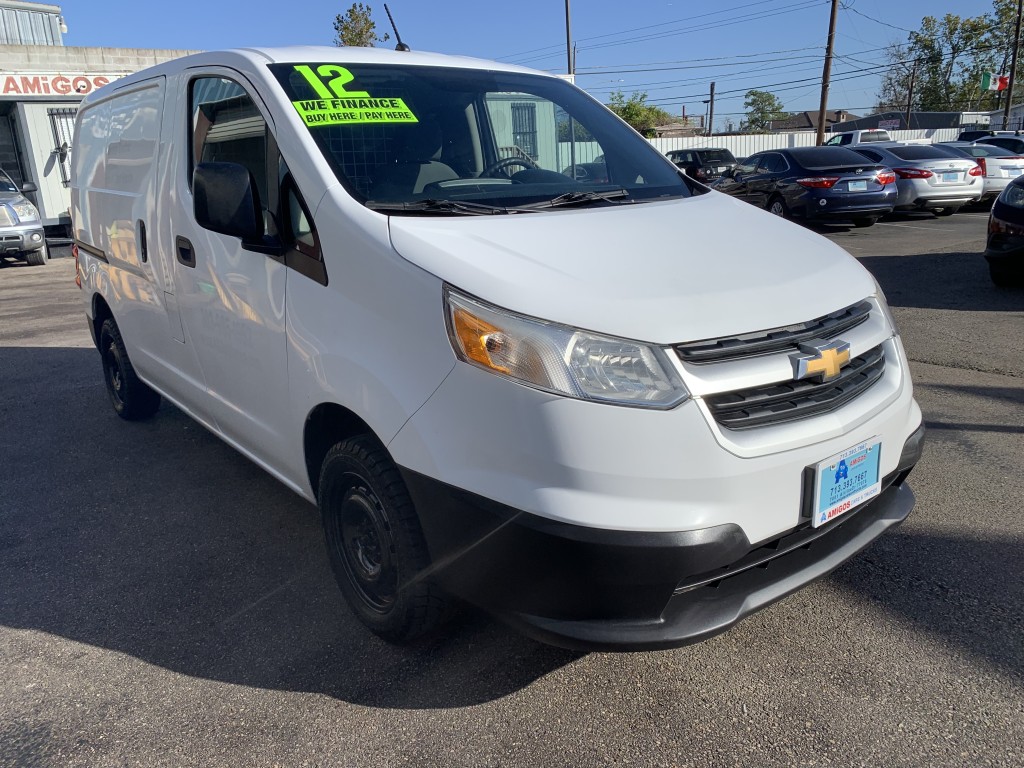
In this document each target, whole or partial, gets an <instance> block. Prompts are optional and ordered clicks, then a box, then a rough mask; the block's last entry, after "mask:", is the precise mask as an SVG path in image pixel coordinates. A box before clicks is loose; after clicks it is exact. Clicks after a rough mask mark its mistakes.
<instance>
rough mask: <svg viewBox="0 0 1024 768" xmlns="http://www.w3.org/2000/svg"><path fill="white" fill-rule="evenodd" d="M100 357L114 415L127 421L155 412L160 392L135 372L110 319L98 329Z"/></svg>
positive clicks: (119, 333)
mask: <svg viewBox="0 0 1024 768" xmlns="http://www.w3.org/2000/svg"><path fill="white" fill-rule="evenodd" d="M100 356H101V357H102V360H103V379H104V381H105V382H106V385H107V394H108V395H110V402H111V404H112V405H113V406H114V411H115V412H116V413H117V415H118V416H120V417H121V418H122V419H125V420H127V421H138V420H139V419H146V418H149V417H150V416H152V415H153V414H154V413H156V410H157V408H159V407H160V395H159V394H157V393H156V392H154V391H153V390H152V389H150V388H149V387H148V386H147V385H146V384H145V383H144V382H143V381H142V380H141V379H140V378H139V377H138V375H137V374H136V373H135V368H134V367H132V361H131V360H129V359H128V351H127V350H126V349H125V347H124V341H123V340H122V339H121V331H120V330H119V329H118V327H117V323H115V322H114V319H113V318H107V319H106V320H104V321H103V326H102V327H101V328H100Z"/></svg>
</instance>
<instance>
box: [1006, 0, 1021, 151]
mask: <svg viewBox="0 0 1024 768" xmlns="http://www.w3.org/2000/svg"><path fill="white" fill-rule="evenodd" d="M1022 5H1024V0H1017V26H1016V27H1015V28H1014V30H1013V58H1012V59H1011V60H1010V84H1009V85H1008V86H1007V87H1006V104H1004V105H1003V130H1004V131H1008V130H1010V105H1011V104H1012V103H1013V82H1014V80H1016V79H1017V53H1018V51H1020V12H1021V6H1022Z"/></svg>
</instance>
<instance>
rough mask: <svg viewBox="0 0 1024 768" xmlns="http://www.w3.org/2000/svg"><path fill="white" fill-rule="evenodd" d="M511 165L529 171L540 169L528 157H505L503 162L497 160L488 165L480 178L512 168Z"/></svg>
mask: <svg viewBox="0 0 1024 768" xmlns="http://www.w3.org/2000/svg"><path fill="white" fill-rule="evenodd" d="M513 165H519V166H522V167H523V168H526V169H527V170H531V171H532V170H536V169H537V168H539V167H540V166H539V165H537V164H536V163H535V162H533V160H531V159H530V158H528V157H506V158H504V159H503V160H498V161H496V162H493V163H491V164H490V165H488V166H487V167H486V168H484V170H483V172H482V173H481V174H480V176H481V177H484V176H494V174H496V173H497V172H498V171H503V170H505V169H506V168H510V167H512V166H513Z"/></svg>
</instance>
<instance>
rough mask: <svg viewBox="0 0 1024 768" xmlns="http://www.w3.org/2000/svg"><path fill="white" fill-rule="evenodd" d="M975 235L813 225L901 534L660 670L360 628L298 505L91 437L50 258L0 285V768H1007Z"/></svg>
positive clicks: (66, 300) (68, 321)
mask: <svg viewBox="0 0 1024 768" xmlns="http://www.w3.org/2000/svg"><path fill="white" fill-rule="evenodd" d="M985 220H986V214H984V213H979V212H975V213H964V212H962V213H958V214H957V215H955V216H953V217H950V218H944V219H937V218H933V217H931V216H929V215H922V216H916V215H915V216H901V217H896V218H892V219H889V220H887V221H884V222H880V223H879V224H877V225H876V226H874V227H872V228H870V229H847V228H844V227H834V228H828V229H827V230H821V231H823V232H825V233H826V236H827V237H829V238H830V239H832V240H834V241H835V242H837V243H839V244H840V245H842V246H843V247H845V248H846V249H847V250H849V251H850V252H851V253H852V254H853V255H854V256H856V257H857V258H858V259H860V261H861V262H862V263H863V264H864V266H866V267H867V268H868V269H869V270H871V272H872V273H874V275H875V276H876V278H877V279H878V280H879V282H880V283H881V284H882V286H883V287H884V289H885V291H886V294H887V296H888V299H889V303H890V305H891V306H892V308H893V312H894V315H895V316H896V319H897V323H898V324H899V326H900V329H901V332H902V334H903V338H904V344H905V346H906V348H907V352H908V355H909V357H910V359H911V364H912V370H913V374H914V377H915V385H916V396H917V398H918V400H919V402H920V403H921V406H922V409H923V411H924V413H925V420H926V423H927V426H928V430H929V432H928V442H927V445H926V449H925V455H924V458H923V460H922V462H921V463H920V465H919V466H918V468H917V469H916V470H915V472H914V474H913V475H912V477H911V485H912V486H913V488H914V490H915V492H916V494H917V498H918V502H917V507H916V509H915V512H914V513H913V515H912V516H911V517H910V519H909V520H908V521H907V522H906V523H905V524H904V525H903V526H902V527H900V528H898V529H897V530H896V531H894V532H892V533H890V534H889V535H887V536H885V537H883V538H882V539H880V540H879V541H878V542H876V543H875V544H874V545H873V546H872V547H871V548H869V549H868V550H867V551H865V552H864V553H862V554H861V555H860V556H858V557H857V558H855V559H854V560H852V561H851V562H849V563H847V564H846V565H845V566H843V567H842V568H840V569H839V570H838V571H836V572H835V573H833V574H832V575H831V576H829V577H827V578H825V579H823V580H821V581H819V582H817V583H815V584H813V585H812V586H811V587H809V588H807V589H805V590H803V591H801V592H799V593H797V594H796V595H793V596H791V597H789V598H787V599H786V600H784V601H782V602H781V603H777V604H776V605H774V606H772V607H770V608H768V609H767V610H765V611H762V612H761V613H758V614H756V615H754V616H753V617H751V618H749V619H747V620H745V621H744V622H742V623H741V624H740V625H738V626H737V627H735V628H734V629H732V630H731V631H729V632H727V633H726V634H724V635H721V636H719V637H716V638H714V639H712V640H709V641H707V642H705V643H702V644H700V645H696V646H691V647H688V648H682V649H677V650H673V651H663V652H657V653H637V654H589V655H582V654H576V653H570V652H566V651H562V650H558V649H554V648H549V647H546V646H542V645H538V644H536V643H534V642H532V641H530V640H527V639H524V638H522V637H520V636H518V635H516V634H515V633H513V632H511V631H509V630H507V629H505V628H504V627H502V626H500V625H497V624H495V623H493V622H491V621H489V620H488V619H487V618H485V617H482V616H479V615H468V616H466V617H465V618H463V619H462V620H461V621H459V622H458V623H457V624H455V625H454V626H452V627H451V628H450V629H449V630H448V631H447V632H446V633H445V634H444V635H443V636H441V637H436V638H433V639H431V640H429V641H427V642H424V643H421V644H419V645H416V646H413V647H411V648H396V647H393V646H389V645H387V644H385V643H383V642H381V641H379V640H378V639H376V638H375V637H373V636H372V635H370V634H368V633H367V632H366V631H364V630H363V628H362V626H361V625H360V624H358V623H357V621H356V620H355V619H354V618H353V617H352V616H351V615H350V614H349V612H348V610H347V608H346V607H345V605H344V603H343V601H342V598H341V596H340V593H339V592H338V590H337V588H336V587H335V584H334V581H333V577H332V575H331V572H330V568H329V566H328V564H327V558H326V554H325V551H324V546H323V543H322V536H321V532H320V528H319V523H318V519H317V514H316V511H315V509H314V508H313V507H311V506H310V505H308V504H307V503H305V502H304V501H302V500H301V499H299V498H298V497H296V496H294V495H292V494H291V493H290V492H289V491H288V490H286V489H285V488H284V487H283V486H281V485H280V484H278V483H277V482H276V481H274V480H273V479H271V478H270V477H269V476H268V475H266V474H265V473H263V472H262V471H261V470H259V469H258V468H256V467H255V466H254V465H252V464H250V463H249V462H248V461H246V460H245V459H243V458H242V457H241V456H239V455H238V454H236V453H235V452H234V451H232V450H231V449H230V448H228V447H227V446H225V445H224V444H222V443H221V442H220V441H218V440H217V439H216V438H214V437H212V436H211V435H209V434H208V433H206V432H205V431H204V430H203V429H202V428H200V427H198V426H197V425H195V424H194V423H193V422H191V421H190V420H189V419H187V418H186V417H185V416H183V415H182V414H181V413H180V412H179V411H177V410H176V409H175V408H173V407H171V406H167V405H164V406H163V407H162V408H161V410H160V412H159V413H158V415H157V417H156V418H155V419H153V420H151V421H148V422H144V423H133V424H129V423H125V422H122V421H121V420H120V419H118V418H117V416H115V415H114V413H113V411H112V409H111V408H110V405H109V402H108V401H107V396H106V393H105V391H104V388H103V381H102V377H101V373H100V364H99V357H98V355H97V353H96V352H95V350H94V349H93V348H92V346H91V342H90V340H89V337H88V333H87V331H86V329H85V324H84V321H83V316H82V310H81V308H80V305H79V294H78V291H77V289H76V288H75V287H74V284H73V265H72V262H71V260H70V259H68V258H57V259H54V260H53V261H52V262H51V263H50V265H49V266H47V267H45V268H28V267H24V266H21V265H15V264H4V265H0V382H2V384H3V394H2V397H0V452H2V453H0V455H2V464H0V670H2V673H0V766H4V767H6V766H19V768H20V767H21V766H122V765H144V766H163V765H167V766H178V765H216V766H234V765H237V766H307V765H308V766H367V767H369V766H374V767H378V766H406V765H407V766H467V767H468V766H474V768H476V767H480V766H604V765H638V766H695V767H697V766H701V767H704V766H744V767H749V766H812V765H813V766H855V765H856V766H872V767H878V766H887V767H888V766H927V767H928V768H935V767H936V766H971V767H972V768H973V767H974V766H1021V765H1024V746H1022V745H1024V558H1022V557H1021V551H1022V547H1024V516H1022V514H1021V510H1022V509H1024V480H1022V478H1024V440H1022V435H1024V351H1022V343H1024V333H1022V331H1024V290H1015V291H1011V290H1000V289H996V288H995V287H994V286H992V284H991V283H990V282H989V279H988V273H987V270H986V267H985V263H984V261H983V259H982V258H981V256H980V252H981V250H982V249H983V247H984V229H985Z"/></svg>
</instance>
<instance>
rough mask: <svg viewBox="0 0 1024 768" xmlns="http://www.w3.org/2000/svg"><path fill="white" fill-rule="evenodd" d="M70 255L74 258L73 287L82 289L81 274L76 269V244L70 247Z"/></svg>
mask: <svg viewBox="0 0 1024 768" xmlns="http://www.w3.org/2000/svg"><path fill="white" fill-rule="evenodd" d="M71 255H72V256H74V257H75V285H77V286H78V287H79V288H81V287H82V273H81V271H80V270H79V269H78V243H75V244H74V245H72V246H71Z"/></svg>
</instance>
